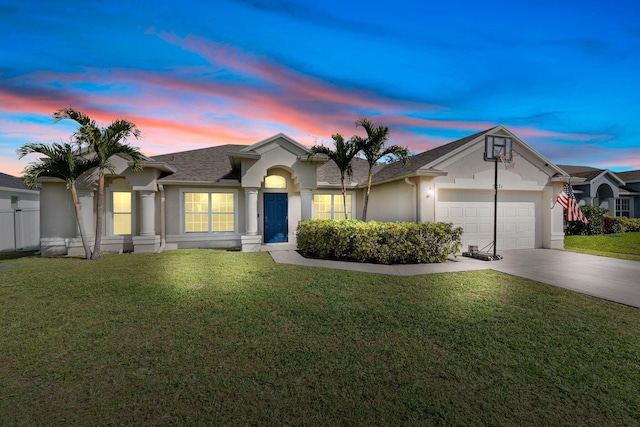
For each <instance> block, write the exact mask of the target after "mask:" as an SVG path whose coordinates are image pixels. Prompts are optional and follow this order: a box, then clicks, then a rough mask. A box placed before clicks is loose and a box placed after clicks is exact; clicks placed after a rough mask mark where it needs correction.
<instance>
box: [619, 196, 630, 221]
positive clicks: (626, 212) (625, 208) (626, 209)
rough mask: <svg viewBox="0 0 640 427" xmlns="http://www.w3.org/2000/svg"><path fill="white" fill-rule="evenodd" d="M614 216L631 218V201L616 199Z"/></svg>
mask: <svg viewBox="0 0 640 427" xmlns="http://www.w3.org/2000/svg"><path fill="white" fill-rule="evenodd" d="M616 216H626V217H627V218H629V217H630V216H631V199H622V198H621V199H616Z"/></svg>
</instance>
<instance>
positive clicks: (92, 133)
mask: <svg viewBox="0 0 640 427" xmlns="http://www.w3.org/2000/svg"><path fill="white" fill-rule="evenodd" d="M53 117H54V118H55V119H56V121H59V120H62V119H71V120H73V121H75V122H76V123H78V124H79V125H80V128H78V130H77V131H76V132H75V133H74V135H73V136H74V138H75V140H76V142H77V143H78V144H80V146H81V147H83V148H87V149H88V150H89V151H90V152H92V153H93V154H94V155H95V158H96V159H97V161H98V201H97V206H96V210H97V213H96V240H95V244H94V248H93V253H92V254H91V259H97V258H100V244H101V242H102V228H103V223H104V217H103V210H104V175H105V169H106V170H109V171H113V164H112V163H111V160H110V159H111V157H113V156H115V155H125V156H127V157H130V158H131V160H132V161H133V166H132V168H131V169H132V170H133V171H134V172H139V171H141V170H142V169H143V167H144V160H143V159H144V157H143V155H142V153H140V151H139V150H138V149H137V148H135V147H132V146H130V145H128V144H127V143H126V141H127V139H128V138H129V137H131V136H133V137H134V138H136V139H137V138H139V137H140V130H139V129H138V128H137V127H136V125H135V124H133V123H131V122H129V121H127V120H115V121H114V122H112V123H111V124H110V125H109V126H108V127H106V128H101V127H98V126H97V125H96V122H95V121H94V120H92V119H91V118H89V116H87V115H86V114H84V113H82V112H80V111H77V110H74V109H73V108H62V109H60V110H58V111H56V112H55V113H53Z"/></svg>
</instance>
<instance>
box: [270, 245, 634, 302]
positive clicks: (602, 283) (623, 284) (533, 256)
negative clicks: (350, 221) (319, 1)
mask: <svg viewBox="0 0 640 427" xmlns="http://www.w3.org/2000/svg"><path fill="white" fill-rule="evenodd" d="M263 249H264V250H266V251H268V252H269V253H270V254H271V257H272V258H273V260H274V261H275V262H277V263H281V264H294V265H304V266H310V267H322V268H335V269H339V270H350V271H361V272H366V273H379V274H392V275H400V276H413V275H417V274H432V273H449V272H454V271H470V270H488V269H493V270H497V271H501V272H503V273H507V274H512V275H514V276H519V277H524V278H527V279H531V280H535V281H537V282H541V283H546V284H549V285H553V286H559V287H561V288H566V289H571V290H573V291H577V292H581V293H584V294H587V295H592V296H596V297H600V298H604V299H607V300H610V301H615V302H618V303H621V304H625V305H630V306H632V307H639V308H640V262H638V261H626V260H621V259H616V258H606V257H600V256H595V255H585V254H579V253H575V252H567V251H561V250H552V249H520V250H511V251H504V252H502V251H498V253H499V254H501V255H502V256H503V259H502V260H499V261H481V260H477V259H473V258H466V257H463V256H458V257H456V258H453V257H451V258H450V259H449V261H447V262H446V263H442V264H412V265H379V264H362V263H357V262H343V261H324V260H317V259H307V258H304V257H303V256H302V255H300V254H299V253H298V252H296V251H295V247H294V246H293V245H286V244H285V245H273V246H272V245H268V246H265V247H264V248H263Z"/></svg>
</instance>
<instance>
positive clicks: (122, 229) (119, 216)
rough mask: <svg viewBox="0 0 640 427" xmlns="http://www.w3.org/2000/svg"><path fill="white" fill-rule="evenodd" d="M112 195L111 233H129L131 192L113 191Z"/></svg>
mask: <svg viewBox="0 0 640 427" xmlns="http://www.w3.org/2000/svg"><path fill="white" fill-rule="evenodd" d="M111 194H112V195H113V234H114V235H128V234H131V192H130V191H114V192H113V193H111Z"/></svg>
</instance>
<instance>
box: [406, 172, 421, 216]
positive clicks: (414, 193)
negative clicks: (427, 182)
mask: <svg viewBox="0 0 640 427" xmlns="http://www.w3.org/2000/svg"><path fill="white" fill-rule="evenodd" d="M404 182H406V183H407V184H409V185H411V186H413V215H414V220H413V222H415V223H417V222H418V204H417V202H416V199H417V196H416V193H417V192H418V186H417V185H416V184H415V183H413V182H411V181H409V178H405V179H404Z"/></svg>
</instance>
